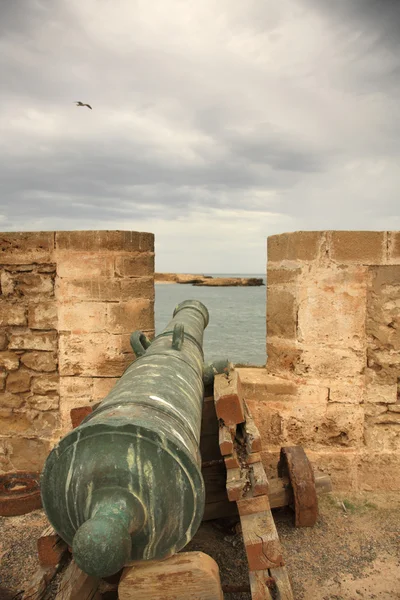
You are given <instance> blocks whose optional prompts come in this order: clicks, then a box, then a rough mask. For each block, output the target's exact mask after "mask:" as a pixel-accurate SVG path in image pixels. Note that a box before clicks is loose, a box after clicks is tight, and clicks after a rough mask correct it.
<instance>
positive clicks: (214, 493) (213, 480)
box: [202, 463, 228, 504]
mask: <svg viewBox="0 0 400 600" xmlns="http://www.w3.org/2000/svg"><path fill="white" fill-rule="evenodd" d="M202 475H203V479H204V485H205V488H206V504H208V503H212V502H218V501H221V500H222V501H223V500H228V496H227V492H226V468H225V464H224V463H221V464H217V465H213V466H211V467H207V468H205V469H202Z"/></svg>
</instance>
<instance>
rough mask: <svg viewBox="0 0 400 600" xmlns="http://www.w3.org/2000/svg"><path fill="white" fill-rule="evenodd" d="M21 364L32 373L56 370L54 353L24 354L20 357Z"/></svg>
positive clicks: (55, 355)
mask: <svg viewBox="0 0 400 600" xmlns="http://www.w3.org/2000/svg"><path fill="white" fill-rule="evenodd" d="M0 356H1V353H0ZM21 362H22V363H23V364H24V365H25V366H26V367H28V369H32V370H33V371H45V372H46V373H51V372H52V371H56V370H57V354H56V353H55V352H26V353H25V354H23V355H22V356H21Z"/></svg>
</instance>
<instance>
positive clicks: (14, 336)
mask: <svg viewBox="0 0 400 600" xmlns="http://www.w3.org/2000/svg"><path fill="white" fill-rule="evenodd" d="M8 347H9V349H10V350H46V351H48V352H50V351H55V350H57V332H56V331H31V330H29V329H27V330H25V331H24V332H21V333H11V334H10V336H9V342H8Z"/></svg>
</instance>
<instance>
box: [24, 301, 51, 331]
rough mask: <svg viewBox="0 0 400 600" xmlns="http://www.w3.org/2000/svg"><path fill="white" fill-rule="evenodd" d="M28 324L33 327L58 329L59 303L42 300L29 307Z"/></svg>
mask: <svg viewBox="0 0 400 600" xmlns="http://www.w3.org/2000/svg"><path fill="white" fill-rule="evenodd" d="M28 325H29V327H30V328H31V329H57V305H56V303H55V302H54V301H51V300H50V301H41V302H40V303H39V304H32V305H31V306H29V307H28Z"/></svg>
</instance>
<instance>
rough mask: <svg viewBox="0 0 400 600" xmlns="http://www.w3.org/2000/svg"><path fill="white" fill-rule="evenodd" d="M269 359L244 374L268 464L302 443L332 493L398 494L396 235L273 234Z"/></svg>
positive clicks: (399, 271) (399, 258)
mask: <svg viewBox="0 0 400 600" xmlns="http://www.w3.org/2000/svg"><path fill="white" fill-rule="evenodd" d="M267 354H268V359H267V368H266V369H261V370H260V369H243V370H241V378H242V380H243V381H244V383H245V390H246V391H245V393H246V397H247V399H248V400H249V403H250V405H251V408H252V410H253V412H254V414H255V417H256V420H257V422H258V425H259V427H260V429H261V431H262V432H263V439H264V460H265V463H266V466H267V467H269V468H273V466H274V465H275V464H276V458H277V455H278V450H279V448H280V446H282V445H292V444H302V445H303V446H304V448H305V449H306V451H307V454H308V455H309V457H310V459H311V460H312V461H313V463H314V464H315V465H316V466H317V467H318V468H319V469H320V470H322V471H325V472H328V473H330V474H331V476H332V478H333V482H334V485H335V487H336V489H344V490H349V489H352V490H372V489H374V490H379V489H382V490H396V491H398V490H400V232H369V231H359V232H351V231H326V232H296V233H290V234H282V235H276V236H272V237H270V238H269V239H268V268H267Z"/></svg>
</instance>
